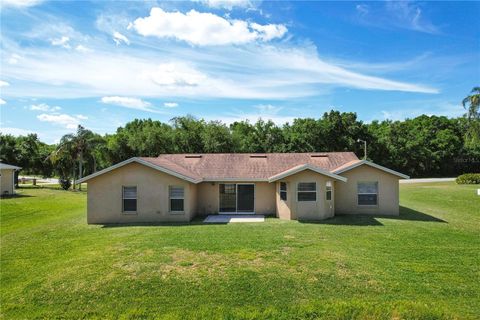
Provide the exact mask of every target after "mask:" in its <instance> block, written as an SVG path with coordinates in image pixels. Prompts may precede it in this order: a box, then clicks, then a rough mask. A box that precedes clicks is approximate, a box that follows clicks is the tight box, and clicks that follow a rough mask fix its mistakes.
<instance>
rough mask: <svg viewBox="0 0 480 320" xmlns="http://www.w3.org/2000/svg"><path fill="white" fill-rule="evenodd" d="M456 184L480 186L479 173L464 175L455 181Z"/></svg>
mask: <svg viewBox="0 0 480 320" xmlns="http://www.w3.org/2000/svg"><path fill="white" fill-rule="evenodd" d="M455 181H456V182H457V183H458V184H480V173H465V174H462V175H461V176H458V178H457V179H456V180H455Z"/></svg>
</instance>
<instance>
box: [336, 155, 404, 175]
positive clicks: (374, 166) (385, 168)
mask: <svg viewBox="0 0 480 320" xmlns="http://www.w3.org/2000/svg"><path fill="white" fill-rule="evenodd" d="M363 164H366V165H367V166H370V167H372V168H376V169H379V170H382V171H385V172H388V173H390V174H393V175H395V176H397V177H400V178H402V179H410V177H409V176H407V175H406V174H403V173H400V172H397V171H395V170H392V169H389V168H387V167H384V166H381V165H379V164H376V163H373V162H371V161H368V160H361V161H359V162H356V163H354V164H352V165H351V166H348V167H345V168H342V169H340V170H337V171H334V172H335V173H336V174H341V173H343V172H346V171H349V170H352V169H354V168H356V167H359V166H361V165H363Z"/></svg>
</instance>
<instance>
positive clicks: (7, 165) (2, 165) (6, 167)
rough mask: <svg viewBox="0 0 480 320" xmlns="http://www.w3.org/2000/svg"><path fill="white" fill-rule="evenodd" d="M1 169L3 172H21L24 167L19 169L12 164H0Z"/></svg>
mask: <svg viewBox="0 0 480 320" xmlns="http://www.w3.org/2000/svg"><path fill="white" fill-rule="evenodd" d="M0 169H2V170H9V169H10V170H20V169H22V167H17V166H14V165H11V164H6V163H0Z"/></svg>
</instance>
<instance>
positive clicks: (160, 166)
mask: <svg viewBox="0 0 480 320" xmlns="http://www.w3.org/2000/svg"><path fill="white" fill-rule="evenodd" d="M146 159H151V158H137V157H134V158H130V159H127V160H125V161H122V162H120V163H117V164H115V165H113V166H110V167H108V168H105V169H103V170H100V171H98V172H95V173H92V174H91V175H88V176H86V177H83V178H82V179H79V180H78V181H77V182H78V183H83V182H85V181H88V180H90V179H92V178H95V177H97V176H99V175H102V174H104V173H107V172H110V171H112V170H115V169H118V168H120V167H123V166H125V165H127V164H129V163H133V162H136V163H139V164H142V165H144V166H147V167H150V168H152V169H155V170H158V171H161V172H164V173H167V174H169V175H172V176H174V177H177V178H180V179H182V180H186V181H188V182H192V183H199V182H201V181H202V179H201V178H200V177H198V176H196V175H194V174H192V173H190V172H187V170H185V169H183V168H181V167H179V166H177V165H176V164H175V163H167V161H166V160H159V161H147V160H146ZM155 159H156V158H155Z"/></svg>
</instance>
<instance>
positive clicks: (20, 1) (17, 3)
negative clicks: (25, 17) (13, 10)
mask: <svg viewBox="0 0 480 320" xmlns="http://www.w3.org/2000/svg"><path fill="white" fill-rule="evenodd" d="M42 2H43V0H2V1H1V6H2V7H3V6H8V7H17V8H26V7H32V6H36V5H38V4H40V3H42Z"/></svg>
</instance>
